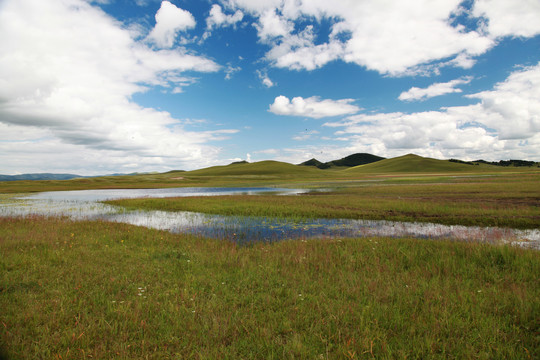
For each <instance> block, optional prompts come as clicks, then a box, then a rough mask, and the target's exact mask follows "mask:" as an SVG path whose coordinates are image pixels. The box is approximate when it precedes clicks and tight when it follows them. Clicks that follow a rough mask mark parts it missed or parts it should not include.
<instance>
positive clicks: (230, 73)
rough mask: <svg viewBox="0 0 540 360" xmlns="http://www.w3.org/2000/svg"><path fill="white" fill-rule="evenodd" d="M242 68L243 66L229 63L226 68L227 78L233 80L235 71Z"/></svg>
mask: <svg viewBox="0 0 540 360" xmlns="http://www.w3.org/2000/svg"><path fill="white" fill-rule="evenodd" d="M241 70H242V68H241V67H239V66H233V65H231V64H230V63H229V64H227V68H226V69H225V80H231V79H232V76H233V75H234V73H237V72H239V71H241Z"/></svg>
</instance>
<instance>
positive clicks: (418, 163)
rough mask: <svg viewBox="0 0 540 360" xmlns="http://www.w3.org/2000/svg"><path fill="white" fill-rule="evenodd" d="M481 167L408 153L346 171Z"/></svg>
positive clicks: (459, 169)
mask: <svg viewBox="0 0 540 360" xmlns="http://www.w3.org/2000/svg"><path fill="white" fill-rule="evenodd" d="M480 167H481V166H476V165H468V164H460V163H455V162H450V161H448V160H437V159H432V158H425V157H422V156H418V155H414V154H408V155H404V156H399V157H395V158H392V159H385V160H381V161H377V162H375V163H371V164H367V165H360V166H355V167H352V168H349V169H346V170H344V171H347V172H357V173H432V172H433V173H444V172H467V171H478V170H479V169H480Z"/></svg>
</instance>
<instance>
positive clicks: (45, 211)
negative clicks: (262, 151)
mask: <svg viewBox="0 0 540 360" xmlns="http://www.w3.org/2000/svg"><path fill="white" fill-rule="evenodd" d="M306 192H309V190H304V189H279V188H200V187H198V188H171V189H120V190H118V189H114V190H79V191H54V192H43V193H36V194H30V195H21V196H4V197H3V198H2V201H0V216H29V215H43V216H66V217H69V218H71V219H73V220H83V219H89V220H94V219H100V220H106V221H113V222H121V223H128V224H133V225H138V226H145V227H148V228H154V229H160V230H168V231H171V232H175V233H189V234H196V235H200V236H205V237H212V238H219V239H228V240H232V241H237V242H240V243H249V242H253V241H267V242H271V241H278V240H282V239H299V238H300V239H307V238H315V237H316V238H334V237H366V236H385V237H415V238H424V239H441V238H449V239H455V240H461V241H475V242H489V243H500V242H509V243H514V244H517V245H520V246H524V247H529V248H535V249H540V230H539V229H532V230H515V229H507V228H496V227H488V228H484V227H468V226H459V225H440V224H430V223H407V222H392V221H376V220H351V219H302V220H289V219H275V218H264V217H246V216H219V215H208V214H201V213H194V212H167V211H140V210H139V211H127V210H125V209H123V208H120V207H116V206H111V205H107V204H103V203H100V201H105V200H113V199H121V198H141V197H149V198H152V197H153V198H155V197H182V196H216V195H238V194H242V195H254V196H255V195H257V194H269V193H272V194H276V195H283V196H292V195H298V194H302V193H306Z"/></svg>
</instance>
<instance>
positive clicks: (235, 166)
mask: <svg viewBox="0 0 540 360" xmlns="http://www.w3.org/2000/svg"><path fill="white" fill-rule="evenodd" d="M320 173H321V170H319V169H317V168H311V167H302V166H297V165H293V164H289V163H285V162H280V161H273V160H266V161H258V162H254V163H248V162H240V163H232V164H229V165H225V166H213V167H209V168H206V169H200V170H193V171H187V172H185V173H184V176H186V177H189V176H239V175H240V176H241V175H243V176H246V175H253V176H257V175H309V174H311V175H314V174H320Z"/></svg>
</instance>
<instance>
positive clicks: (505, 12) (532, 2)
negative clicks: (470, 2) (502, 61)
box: [473, 0, 540, 37]
mask: <svg viewBox="0 0 540 360" xmlns="http://www.w3.org/2000/svg"><path fill="white" fill-rule="evenodd" d="M473 15H474V16H476V17H484V18H485V19H486V20H487V24H486V28H485V30H486V31H487V32H488V34H489V35H491V36H492V37H502V36H523V37H531V36H535V35H538V34H540V21H539V20H538V19H540V2H539V1H537V0H513V1H508V0H476V1H475V2H474V7H473Z"/></svg>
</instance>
